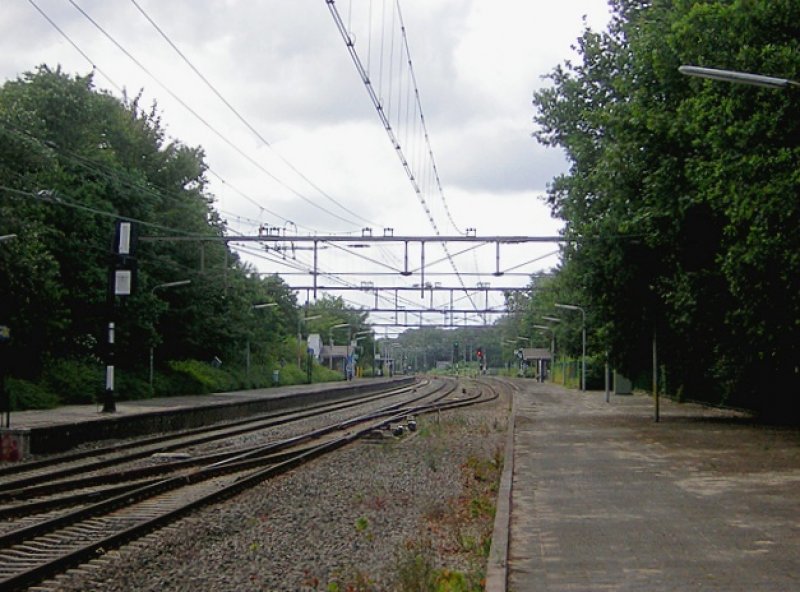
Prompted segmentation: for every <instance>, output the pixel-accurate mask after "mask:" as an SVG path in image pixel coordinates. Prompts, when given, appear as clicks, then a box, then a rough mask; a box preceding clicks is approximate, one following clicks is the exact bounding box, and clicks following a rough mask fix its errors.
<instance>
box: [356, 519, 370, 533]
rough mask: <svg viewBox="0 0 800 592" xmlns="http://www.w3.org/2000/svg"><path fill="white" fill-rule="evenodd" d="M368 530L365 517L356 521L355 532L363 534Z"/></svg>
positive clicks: (367, 521) (367, 522)
mask: <svg viewBox="0 0 800 592" xmlns="http://www.w3.org/2000/svg"><path fill="white" fill-rule="evenodd" d="M368 528H369V520H367V518H366V517H365V516H361V517H359V518H358V520H356V530H357V531H358V532H364V531H365V530H367V529H368Z"/></svg>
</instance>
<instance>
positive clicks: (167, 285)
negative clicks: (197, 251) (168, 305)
mask: <svg viewBox="0 0 800 592" xmlns="http://www.w3.org/2000/svg"><path fill="white" fill-rule="evenodd" d="M191 283H192V280H179V281H177V282H165V283H163V284H158V285H157V286H153V288H152V289H151V290H150V294H151V295H153V296H154V295H155V293H156V290H165V289H167V288H177V287H178V286H187V285H189V284H191ZM154 352H155V343H153V342H151V343H150V381H149V382H150V392H151V393H152V392H153V354H154Z"/></svg>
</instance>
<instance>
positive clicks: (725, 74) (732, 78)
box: [678, 65, 800, 88]
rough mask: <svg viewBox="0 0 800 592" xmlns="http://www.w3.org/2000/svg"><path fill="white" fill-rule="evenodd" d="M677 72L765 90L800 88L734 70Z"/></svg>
mask: <svg viewBox="0 0 800 592" xmlns="http://www.w3.org/2000/svg"><path fill="white" fill-rule="evenodd" d="M678 72H680V73H681V74H684V75H686V76H694V77H696V78H706V79H708V80H719V81H722V82H734V83H736V84H747V85H750V86H761V87H765V88H792V87H793V88H800V82H797V81H795V80H789V79H788V78H777V77H774V76H764V75H763V74H750V73H749V72H738V71H736V70H720V69H717V68H703V67H700V66H690V65H684V66H680V67H679V68H678Z"/></svg>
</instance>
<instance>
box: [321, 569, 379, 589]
mask: <svg viewBox="0 0 800 592" xmlns="http://www.w3.org/2000/svg"><path fill="white" fill-rule="evenodd" d="M325 590H326V591H327V592H373V591H374V590H377V588H376V587H375V582H374V580H373V579H372V578H370V577H369V575H368V574H366V573H365V572H363V571H361V570H360V569H358V568H355V567H352V566H351V567H348V568H347V569H345V570H344V571H343V573H341V574H336V576H335V577H334V579H333V580H332V581H330V582H328V585H327V586H326V587H325Z"/></svg>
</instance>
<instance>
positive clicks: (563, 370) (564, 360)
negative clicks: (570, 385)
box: [542, 315, 567, 386]
mask: <svg viewBox="0 0 800 592" xmlns="http://www.w3.org/2000/svg"><path fill="white" fill-rule="evenodd" d="M542 319H543V320H545V321H547V322H549V323H560V322H561V319H560V318H558V317H550V316H547V315H542ZM555 334H556V331H555V329H553V339H555ZM561 358H562V359H561V381H562V382H561V383H562V384H563V385H564V386H567V356H565V355H563V354H562V356H561Z"/></svg>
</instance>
